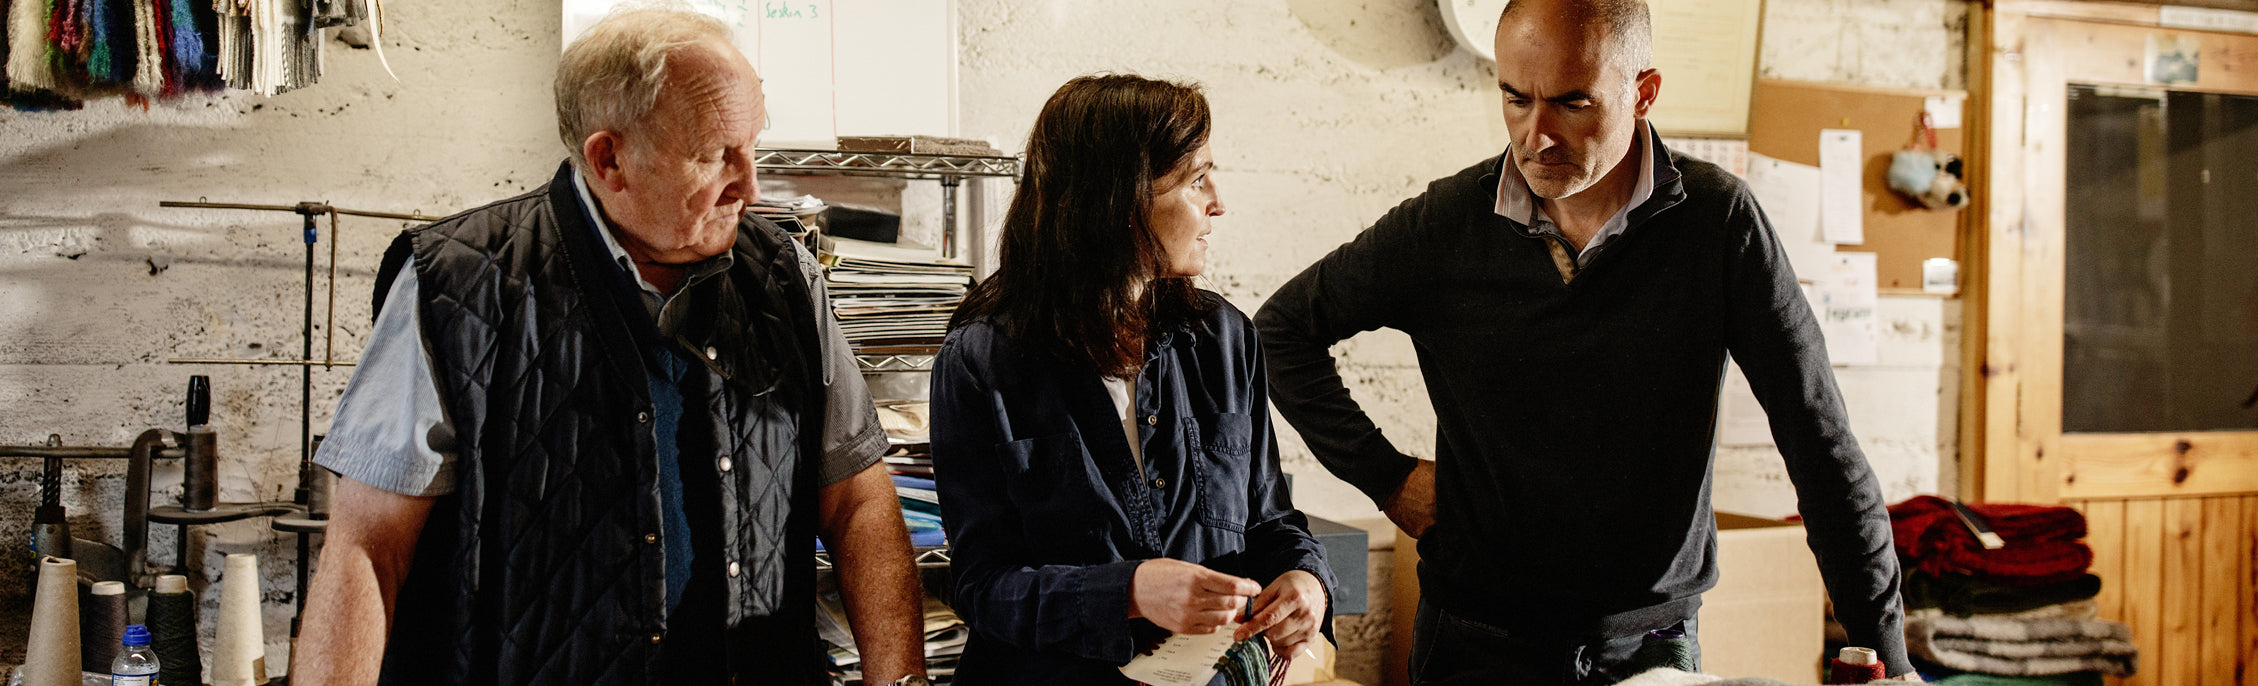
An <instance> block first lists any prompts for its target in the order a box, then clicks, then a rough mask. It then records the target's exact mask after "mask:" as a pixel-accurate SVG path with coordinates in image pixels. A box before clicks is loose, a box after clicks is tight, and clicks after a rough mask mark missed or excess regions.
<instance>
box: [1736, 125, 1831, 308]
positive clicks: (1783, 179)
mask: <svg viewBox="0 0 2258 686" xmlns="http://www.w3.org/2000/svg"><path fill="white" fill-rule="evenodd" d="M1747 181H1748V190H1749V192H1750V193H1752V194H1754V195H1755V196H1756V204H1757V207H1759V208H1762V209H1763V210H1764V217H1765V218H1766V219H1769V220H1771V222H1772V233H1773V234H1774V235H1776V236H1779V238H1780V245H1781V247H1782V248H1784V249H1786V251H1787V253H1788V264H1790V265H1793V266H1794V268H1795V276H1796V279H1797V280H1800V281H1811V280H1814V279H1817V278H1818V276H1819V274H1820V273H1821V272H1823V271H1825V270H1826V268H1827V261H1828V259H1829V257H1830V256H1831V255H1834V253H1835V246H1834V244H1832V243H1828V242H1827V241H1826V240H1825V239H1824V238H1823V237H1821V236H1820V235H1819V168H1818V167H1814V166H1811V165H1808V164H1796V163H1794V162H1789V161H1787V160H1780V159H1773V158H1770V157H1765V156H1763V155H1760V154H1757V153H1753V152H1752V153H1749V154H1748V175H1747Z"/></svg>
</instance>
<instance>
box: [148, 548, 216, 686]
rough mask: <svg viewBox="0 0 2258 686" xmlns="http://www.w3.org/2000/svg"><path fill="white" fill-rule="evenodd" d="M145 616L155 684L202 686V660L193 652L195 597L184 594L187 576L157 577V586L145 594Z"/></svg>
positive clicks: (194, 645) (194, 649)
mask: <svg viewBox="0 0 2258 686" xmlns="http://www.w3.org/2000/svg"><path fill="white" fill-rule="evenodd" d="M148 614H149V633H150V634H152V635H153V636H152V639H153V640H151V641H150V644H151V645H150V648H151V649H154V650H155V651H156V652H157V665H158V669H159V670H161V671H160V672H158V674H157V682H158V683H164V684H199V683H203V680H204V661H203V659H202V656H201V655H199V654H198V653H197V652H196V594H193V593H189V592H188V577H185V576H181V575H178V574H166V575H164V576H160V577H157V587H156V588H155V589H154V590H152V591H150V593H149V613H148Z"/></svg>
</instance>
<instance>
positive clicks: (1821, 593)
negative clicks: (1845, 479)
mask: <svg viewBox="0 0 2258 686" xmlns="http://www.w3.org/2000/svg"><path fill="white" fill-rule="evenodd" d="M1717 574H1718V578H1717V587H1716V588H1713V589H1710V590H1709V592H1708V593H1704V594H1702V599H1701V622H1700V624H1699V625H1698V626H1697V629H1698V631H1699V633H1700V634H1701V669H1702V671H1704V672H1708V673H1710V674H1715V675H1718V676H1724V677H1730V678H1740V677H1765V678H1769V679H1777V680H1780V681H1786V682H1789V683H1798V684H1812V683H1819V682H1820V681H1823V680H1824V679H1822V678H1821V675H1820V673H1819V663H1820V659H1821V658H1822V657H1824V656H1823V655H1821V653H1822V652H1824V651H1825V650H1826V646H1825V642H1826V631H1827V628H1826V621H1827V618H1826V612H1827V610H1826V605H1827V590H1826V587H1825V586H1823V585H1822V584H1821V583H1820V581H1819V562H1818V560H1817V559H1816V558H1813V557H1812V556H1811V546H1810V544H1809V543H1806V542H1805V541H1804V540H1803V525H1801V524H1798V523H1796V522H1783V521H1779V520H1773V519H1759V518H1756V517H1744V516H1741V515H1735V514H1728V513H1723V512H1719V513H1717Z"/></svg>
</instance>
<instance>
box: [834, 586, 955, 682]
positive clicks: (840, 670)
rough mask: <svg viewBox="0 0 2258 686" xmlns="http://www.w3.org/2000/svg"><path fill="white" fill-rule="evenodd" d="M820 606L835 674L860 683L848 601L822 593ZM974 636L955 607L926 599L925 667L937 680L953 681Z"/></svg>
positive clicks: (860, 665)
mask: <svg viewBox="0 0 2258 686" xmlns="http://www.w3.org/2000/svg"><path fill="white" fill-rule="evenodd" d="M816 606H817V611H816V613H815V624H816V634H817V636H819V637H821V638H822V639H823V642H824V644H825V645H824V648H825V651H826V652H827V653H828V654H829V655H830V657H831V665H832V674H833V675H835V676H837V677H838V678H839V680H840V682H842V683H848V684H854V683H860V682H861V681H862V655H861V654H859V653H858V652H856V649H855V638H854V634H853V632H852V630H851V629H852V627H850V626H848V624H847V607H846V604H845V603H844V602H841V599H840V597H839V594H838V593H837V592H836V591H834V592H829V593H823V594H820V595H818V596H817V597H816ZM970 638H972V629H971V627H967V626H965V625H964V620H962V619H958V618H957V613H956V611H955V610H951V609H949V606H948V604H946V603H943V602H941V601H940V599H937V598H932V597H927V598H926V599H925V670H926V673H927V674H929V675H931V676H932V677H933V683H936V684H946V683H949V682H950V680H951V677H952V676H954V675H955V674H956V666H957V658H958V657H959V656H961V655H963V654H964V644H965V641H966V640H968V639H970Z"/></svg>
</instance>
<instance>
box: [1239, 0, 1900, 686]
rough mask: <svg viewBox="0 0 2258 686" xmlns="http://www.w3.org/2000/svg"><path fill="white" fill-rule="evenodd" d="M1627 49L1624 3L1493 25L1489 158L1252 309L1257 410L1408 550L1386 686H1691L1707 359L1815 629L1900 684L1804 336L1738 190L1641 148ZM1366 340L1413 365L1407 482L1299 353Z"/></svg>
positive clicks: (1327, 369)
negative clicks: (1755, 451) (1779, 489)
mask: <svg viewBox="0 0 2258 686" xmlns="http://www.w3.org/2000/svg"><path fill="white" fill-rule="evenodd" d="M1649 34H1650V30H1649V28H1648V17H1647V10H1646V7H1645V5H1644V4H1643V3H1641V2H1638V1H1637V0H1514V2H1512V3H1510V4H1508V5H1507V6H1506V9H1505V11H1504V14H1503V16H1502V19H1501V21H1500V23H1499V26H1498V32H1497V70H1498V88H1499V90H1500V91H1501V92H1502V93H1503V95H1504V101H1505V103H1504V104H1505V110H1504V114H1505V123H1506V129H1507V131H1508V132H1509V133H1510V134H1511V140H1510V143H1509V145H1508V147H1507V149H1506V151H1505V153H1504V154H1503V155H1500V156H1497V157H1492V158H1490V159H1488V160H1485V161H1483V162H1480V163H1478V164H1475V165H1474V166H1472V167H1469V168H1467V169H1466V170H1465V171H1462V172H1459V173H1457V174H1455V175H1452V176H1450V177H1448V178H1444V179H1441V180H1438V181H1435V182H1434V183H1432V184H1430V185H1429V186H1428V187H1427V191H1426V193H1424V194H1422V195H1420V196H1419V197H1416V198H1412V199H1411V200H1409V201H1406V202H1405V203H1403V204H1402V205H1401V206H1398V207H1397V208H1396V209H1395V210H1394V211H1392V212H1389V213H1388V214H1387V215H1386V216H1384V217H1382V218H1381V219H1380V221H1379V222H1378V223H1377V224H1374V225H1373V226H1372V227H1371V228H1370V229H1368V230H1366V231H1365V232H1364V233H1363V234H1362V235H1359V236H1358V237H1357V238H1356V239H1355V240H1354V241H1351V242H1349V243H1348V244H1346V245H1343V246H1341V247H1340V248H1338V249H1337V250H1335V251H1334V252H1333V253H1332V254H1330V255H1327V256H1326V257H1325V258H1324V259H1323V260H1321V261H1319V262H1318V263H1317V264H1315V265H1313V266H1311V267H1310V268H1309V269H1308V270H1306V271H1304V272H1302V273H1301V275H1299V276H1297V277H1295V278H1294V279H1293V280H1292V281H1290V282H1289V283H1287V284H1286V285H1285V286H1284V287H1282V288H1280V289H1279V290H1278V292H1277V293H1276V294H1274V295H1272V296H1271V297H1270V299H1269V301H1268V303H1267V304H1266V305H1265V306H1264V307H1263V308H1262V310H1261V314H1260V315H1259V316H1258V317H1257V320H1256V321H1257V322H1258V325H1259V327H1260V330H1261V332H1262V336H1263V342H1264V351H1265V352H1266V353H1267V354H1268V355H1269V362H1270V376H1271V397H1272V398H1274V399H1275V400H1276V402H1277V405H1278V408H1279V410H1280V411H1281V412H1282V413H1284V415H1285V417H1286V419H1287V420H1289V421H1290V422H1292V424H1293V425H1294V427H1295V428H1296V429H1298V430H1300V432H1301V434H1302V437H1303V439H1305V440H1306V441H1307V442H1308V444H1309V446H1310V450H1311V451H1312V452H1314V453H1316V455H1317V457H1318V458H1319V459H1320V460H1321V461H1323V462H1324V463H1325V465H1326V466H1327V467H1328V468H1329V469H1331V470H1332V471H1333V472H1334V473H1335V474H1338V475H1340V476H1341V477H1342V478H1343V479H1345V480H1347V481H1348V482H1350V483H1351V484H1354V485H1356V486H1357V487H1358V488H1359V489H1361V490H1363V491H1364V492H1365V494H1367V495H1369V496H1371V497H1372V498H1373V499H1374V500H1375V501H1376V502H1378V503H1380V504H1381V505H1382V507H1383V508H1384V509H1385V510H1386V511H1387V513H1388V515H1389V517H1390V518H1392V519H1394V520H1395V521H1396V523H1397V524H1399V525H1401V526H1402V527H1403V528H1404V529H1405V530H1406V531H1409V532H1412V533H1414V534H1417V535H1419V536H1420V541H1419V552H1420V554H1421V557H1422V558H1423V559H1422V563H1421V566H1420V582H1421V586H1422V588H1423V590H1424V594H1425V597H1424V599H1423V600H1422V602H1421V603H1420V607H1419V615H1418V621H1417V622H1416V624H1415V627H1416V632H1415V634H1414V636H1415V638H1414V648H1413V657H1412V660H1411V669H1412V676H1413V681H1414V682H1416V683H1433V684H1461V683H1463V684H1501V683H1511V684H1542V683H1563V684H1605V683H1614V682H1616V681H1619V680H1621V679H1623V678H1625V677H1627V676H1630V675H1631V674H1632V673H1634V672H1637V671H1640V670H1642V669H1644V668H1646V667H1651V666H1658V665H1659V664H1660V663H1664V662H1670V661H1667V660H1657V659H1653V658H1652V656H1658V655H1659V656H1671V655H1679V656H1684V659H1683V662H1692V663H1695V664H1698V661H1699V655H1700V653H1699V644H1698V643H1696V642H1695V638H1696V637H1695V631H1694V630H1695V622H1694V620H1695V615H1696V614H1697V610H1698V609H1699V607H1700V605H1701V594H1702V592H1703V591H1705V590H1708V589H1709V588H1710V587H1712V586H1714V585H1715V584H1716V581H1717V563H1716V560H1715V552H1716V534H1715V531H1714V529H1713V527H1714V525H1713V522H1712V517H1711V509H1710V502H1709V474H1710V457H1711V454H1712V446H1713V442H1714V438H1713V433H1714V432H1713V428H1714V427H1713V425H1714V419H1715V417H1716V412H1717V397H1718V393H1717V391H1718V383H1719V377H1720V372H1721V370H1722V368H1723V366H1724V363H1725V356H1726V355H1727V354H1728V353H1730V354H1731V355H1732V357H1733V359H1734V360H1736V361H1738V362H1739V363H1740V365H1741V367H1742V368H1743V369H1745V370H1747V372H1748V377H1749V381H1750V383H1751V384H1752V385H1753V386H1754V387H1755V390H1756V394H1757V397H1758V399H1759V400H1761V401H1762V402H1763V405H1764V408H1765V410H1766V411H1767V412H1768V413H1769V414H1770V416H1771V419H1772V429H1773V434H1774V436H1775V438H1777V440H1778V443H1779V446H1780V452H1781V453H1782V454H1783V455H1785V456H1786V459H1787V468H1788V473H1789V476H1790V477H1791V479H1792V480H1793V481H1794V483H1795V487H1796V491H1797V495H1798V496H1799V499H1800V501H1801V510H1802V512H1803V515H1804V518H1805V523H1806V525H1807V526H1808V528H1809V536H1810V543H1811V548H1812V551H1813V552H1814V553H1816V554H1817V556H1818V559H1819V564H1820V567H1821V572H1822V576H1823V577H1824V579H1825V581H1826V585H1827V590H1828V591H1829V593H1830V595H1831V596H1832V597H1833V599H1834V605H1835V613H1836V616H1837V617H1838V618H1839V619H1840V620H1841V621H1842V624H1843V626H1844V628H1846V629H1847V630H1848V631H1849V633H1850V641H1851V643H1853V644H1856V645H1861V646H1866V647H1871V648H1875V649H1877V650H1879V651H1880V653H1881V655H1882V659H1883V661H1884V662H1885V663H1886V665H1887V667H1888V670H1889V674H1891V675H1905V674H1908V673H1910V672H1911V671H1912V667H1911V665H1910V664H1908V662H1907V661H1906V657H1905V647H1904V637H1903V633H1902V629H1901V624H1902V622H1903V613H1902V610H1901V607H1900V605H1899V602H1898V568H1897V560H1896V558H1895V557H1894V556H1893V555H1892V552H1891V548H1890V526H1889V515H1888V513H1887V512H1886V511H1884V510H1883V503H1882V499H1881V492H1880V488H1879V487H1878V486H1877V484H1876V482H1875V479H1874V475H1873V472H1872V470H1870V469H1869V468H1868V466H1867V464H1866V458H1865V456H1864V454H1863V453H1861V452H1860V451H1859V448H1858V443H1857V442H1856V440H1854V439H1853V437H1852V436H1851V432H1850V422H1849V420H1848V418H1847V417H1845V416H1844V412H1843V405H1842V400H1841V398H1840V396H1839V394H1838V393H1837V392H1836V389H1835V381H1834V374H1833V373H1832V371H1831V370H1830V369H1829V367H1828V363H1827V354H1826V348H1825V346H1824V344H1823V342H1822V341H1821V338H1820V334H1819V327H1818V324H1817V322H1816V321H1815V320H1814V319H1813V318H1812V314H1811V309H1810V306H1809V305H1808V304H1807V303H1806V302H1805V301H1804V298H1803V294H1802V292H1801V291H1800V289H1798V288H1797V286H1796V279H1795V274H1794V273H1793V272H1791V271H1790V269H1789V267H1788V262H1787V258H1786V256H1785V254H1784V253H1783V252H1782V249H1781V244H1780V241H1779V239H1778V238H1777V237H1776V236H1774V235H1773V233H1772V230H1771V228H1770V227H1769V226H1768V225H1767V224H1766V222H1765V219H1764V215H1763V213H1762V211H1761V210H1760V209H1759V208H1758V207H1757V205H1756V202H1755V200H1754V199H1753V198H1752V197H1751V196H1750V195H1749V192H1748V190H1747V189H1746V187H1744V186H1743V185H1742V184H1741V182H1740V181H1739V180H1738V179H1736V178H1734V177H1733V176H1732V175H1730V174H1728V173H1726V172H1724V171H1722V170H1720V169H1718V168H1717V167H1716V166H1715V165H1712V164H1709V163H1706V162H1702V161H1700V160H1697V159H1693V158H1689V157H1684V156H1681V155H1676V154H1673V153H1671V152H1670V151H1669V150H1667V149H1665V148H1664V147H1663V146H1662V144H1661V141H1660V140H1659V139H1658V138H1657V137H1656V135H1655V133H1654V130H1653V127H1652V126H1650V125H1649V124H1647V122H1646V116H1647V112H1648V110H1649V108H1651V107H1653V105H1654V102H1655V99H1656V97H1657V96H1658V95H1659V94H1660V93H1661V89H1662V76H1661V74H1660V73H1659V72H1657V71H1656V70H1655V69H1654V68H1653V66H1652V65H1650V63H1649V61H1650V54H1651V53H1650V48H1649V42H1650V40H1651V38H1650V36H1649ZM1381 327H1389V328H1394V329H1397V330H1400V331H1403V332H1405V333H1406V334H1409V335H1410V336H1411V339H1412V342H1413V344H1414V345H1415V346H1416V347H1417V349H1418V351H1419V363H1420V369H1421V372H1422V373H1423V375H1424V376H1425V379H1426V382H1427V391H1428V395H1429V396H1430V397H1431V399H1432V401H1433V403H1434V406H1435V414H1436V419H1437V437H1436V450H1435V452H1436V459H1435V460H1434V461H1433V462H1426V461H1422V460H1417V459H1414V458H1411V457H1409V456H1406V455H1404V454H1403V453H1402V452H1399V451H1398V450H1397V449H1396V448H1395V447H1394V446H1393V445H1392V444H1391V443H1390V442H1389V441H1388V439H1387V438H1385V437H1384V436H1382V435H1381V433H1380V431H1379V429H1378V428H1377V427H1376V426H1374V424H1373V422H1372V420H1371V419H1370V418H1369V417H1367V416H1366V415H1365V413H1364V412H1363V411H1362V410H1361V409H1360V408H1359V407H1358V406H1357V404H1356V402H1355V401H1354V400H1353V399H1351V398H1350V396H1349V392H1348V390H1347V389H1346V388H1345V387H1344V386H1343V385H1342V383H1341V377H1340V375H1339V373H1338V372H1337V371H1336V369H1335V366H1334V360H1333V358H1332V356H1331V355H1330V353H1329V352H1328V349H1329V347H1330V346H1331V345H1332V344H1333V343H1335V342H1337V341H1340V340H1342V339H1344V338H1347V337H1349V336H1352V335H1355V334H1356V333H1358V332H1361V331H1370V330H1373V329H1378V328H1381ZM1642 648H1644V649H1645V650H1642ZM1812 657H1813V659H1817V658H1818V657H1819V656H1812Z"/></svg>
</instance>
